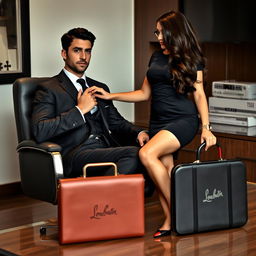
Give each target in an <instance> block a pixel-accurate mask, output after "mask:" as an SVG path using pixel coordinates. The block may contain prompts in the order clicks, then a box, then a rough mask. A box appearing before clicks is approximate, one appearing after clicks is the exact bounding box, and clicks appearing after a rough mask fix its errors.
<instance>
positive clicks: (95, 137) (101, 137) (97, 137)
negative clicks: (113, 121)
mask: <svg viewBox="0 0 256 256" xmlns="http://www.w3.org/2000/svg"><path fill="white" fill-rule="evenodd" d="M88 139H92V140H93V139H94V140H103V136H102V135H96V134H91V135H90V136H89V137H88Z"/></svg>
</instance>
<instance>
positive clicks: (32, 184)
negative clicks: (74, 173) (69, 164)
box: [17, 140, 64, 204]
mask: <svg viewBox="0 0 256 256" xmlns="http://www.w3.org/2000/svg"><path fill="white" fill-rule="evenodd" d="M60 151H61V146H59V145H57V144H54V143H52V142H44V143H40V144H37V143H36V142H35V141H33V140H24V141H22V142H20V143H19V145H18V146H17V152H18V154H19V163H20V176H21V185H22V189H23V192H24V194H25V195H27V196H30V197H33V198H36V199H39V200H43V201H46V202H50V203H53V204H56V203H57V185H58V179H61V178H63V177H64V175H63V164H62V157H61V153H60Z"/></svg>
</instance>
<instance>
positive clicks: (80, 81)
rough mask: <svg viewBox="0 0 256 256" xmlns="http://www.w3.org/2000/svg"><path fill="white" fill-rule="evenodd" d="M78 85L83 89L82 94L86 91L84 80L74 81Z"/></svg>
mask: <svg viewBox="0 0 256 256" xmlns="http://www.w3.org/2000/svg"><path fill="white" fill-rule="evenodd" d="M76 81H77V82H78V83H79V84H81V86H82V88H83V92H84V91H85V90H86V88H87V86H86V85H85V80H84V79H82V78H79V79H77V80H76Z"/></svg>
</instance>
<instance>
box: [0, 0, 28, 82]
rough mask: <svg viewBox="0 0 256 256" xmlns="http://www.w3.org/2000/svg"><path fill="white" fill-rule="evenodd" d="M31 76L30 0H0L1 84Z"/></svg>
mask: <svg viewBox="0 0 256 256" xmlns="http://www.w3.org/2000/svg"><path fill="white" fill-rule="evenodd" d="M30 75H31V67H30V31H29V0H0V84H10V83H13V82H14V81H15V80H16V79H17V78H20V77H29V76H30Z"/></svg>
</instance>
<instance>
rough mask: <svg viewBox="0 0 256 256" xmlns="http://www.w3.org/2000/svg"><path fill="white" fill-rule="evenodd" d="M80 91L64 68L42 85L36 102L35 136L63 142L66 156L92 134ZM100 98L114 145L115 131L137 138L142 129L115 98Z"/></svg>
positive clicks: (106, 129)
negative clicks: (80, 102)
mask: <svg viewBox="0 0 256 256" xmlns="http://www.w3.org/2000/svg"><path fill="white" fill-rule="evenodd" d="M86 81H87V84H88V85H89V86H93V85H96V86H98V87H102V88H103V89H104V90H106V91H109V88H108V87H107V85H105V84H103V83H100V82H98V81H95V80H93V79H91V78H88V77H87V78H86ZM77 94H78V92H77V90H76V88H75V87H74V85H73V83H72V82H71V81H70V79H69V78H68V77H67V76H66V74H65V73H64V72H63V71H61V72H60V74H58V75H56V76H54V77H52V78H50V79H49V80H47V81H46V82H44V83H42V84H40V85H38V89H37V91H36V94H35V98H34V102H33V113H32V131H33V134H34V137H35V140H36V141H37V142H38V143H41V142H45V141H51V142H55V143H57V144H59V145H60V146H61V147H62V155H63V157H64V158H65V157H66V156H68V155H69V154H71V153H74V152H75V150H76V148H78V147H79V145H81V144H82V143H83V142H84V141H86V140H87V138H88V137H89V135H90V127H89V124H88V123H87V122H85V121H84V119H83V117H82V115H81V113H80V111H79V110H78V109H77V108H76V105H77ZM97 102H98V105H97V106H98V111H100V114H101V116H102V120H103V123H102V128H103V131H104V136H106V137H107V138H108V140H109V141H110V142H111V144H112V146H118V143H117V142H116V140H115V138H113V136H112V134H121V135H122V134H125V137H129V139H130V140H134V142H135V141H136V138H137V135H138V133H139V132H140V131H141V130H142V129H140V128H138V127H136V126H134V125H132V124H131V123H130V122H128V121H127V120H125V119H124V118H123V117H122V116H121V115H120V113H119V112H118V111H117V109H116V108H115V106H114V105H113V103H112V101H106V100H101V99H98V100H97ZM68 158H69V157H68ZM64 162H65V161H64ZM64 168H65V166H64Z"/></svg>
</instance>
